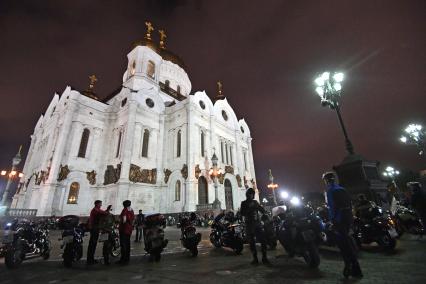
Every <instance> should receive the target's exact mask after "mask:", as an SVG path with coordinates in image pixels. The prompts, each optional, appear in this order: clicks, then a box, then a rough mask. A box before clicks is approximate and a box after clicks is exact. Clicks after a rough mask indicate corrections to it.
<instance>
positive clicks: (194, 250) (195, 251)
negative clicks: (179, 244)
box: [191, 246, 198, 257]
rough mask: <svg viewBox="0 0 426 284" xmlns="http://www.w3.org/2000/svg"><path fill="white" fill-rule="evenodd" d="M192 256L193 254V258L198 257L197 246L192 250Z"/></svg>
mask: <svg viewBox="0 0 426 284" xmlns="http://www.w3.org/2000/svg"><path fill="white" fill-rule="evenodd" d="M191 254H192V256H194V257H195V256H197V255H198V248H197V246H195V247H193V248H192V249H191Z"/></svg>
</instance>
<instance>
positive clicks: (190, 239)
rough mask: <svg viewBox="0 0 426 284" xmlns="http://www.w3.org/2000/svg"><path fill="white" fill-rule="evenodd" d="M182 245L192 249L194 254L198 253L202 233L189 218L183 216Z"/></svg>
mask: <svg viewBox="0 0 426 284" xmlns="http://www.w3.org/2000/svg"><path fill="white" fill-rule="evenodd" d="M180 240H181V242H182V246H183V247H184V248H186V249H189V250H190V251H191V254H192V256H197V255H198V248H197V246H198V244H199V243H200V241H201V234H200V233H197V230H196V228H195V226H194V224H192V222H191V221H190V220H189V219H188V218H183V219H182V222H181V238H180Z"/></svg>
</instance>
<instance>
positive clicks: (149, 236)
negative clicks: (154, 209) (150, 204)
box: [144, 213, 169, 261]
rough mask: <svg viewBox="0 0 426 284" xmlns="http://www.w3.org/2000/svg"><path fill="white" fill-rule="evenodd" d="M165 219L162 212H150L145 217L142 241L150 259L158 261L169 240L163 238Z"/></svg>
mask: <svg viewBox="0 0 426 284" xmlns="http://www.w3.org/2000/svg"><path fill="white" fill-rule="evenodd" d="M165 227H166V220H165V218H164V216H163V215H162V214H159V213H157V214H151V215H148V216H146V217H145V229H144V243H145V251H146V252H147V253H148V254H149V255H150V261H154V260H155V261H160V259H161V253H162V252H163V250H164V248H165V247H166V246H167V244H168V242H169V240H167V239H164V230H163V228H165Z"/></svg>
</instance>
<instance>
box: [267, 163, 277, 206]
mask: <svg viewBox="0 0 426 284" xmlns="http://www.w3.org/2000/svg"><path fill="white" fill-rule="evenodd" d="M269 181H270V182H271V183H270V184H268V188H269V189H271V190H272V196H273V197H274V204H275V206H277V205H278V204H277V197H276V190H277V188H278V184H276V183H274V177H273V176H272V171H271V169H269Z"/></svg>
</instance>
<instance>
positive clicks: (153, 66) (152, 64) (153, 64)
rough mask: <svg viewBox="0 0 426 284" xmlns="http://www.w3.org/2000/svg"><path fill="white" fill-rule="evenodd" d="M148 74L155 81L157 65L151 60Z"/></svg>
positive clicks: (147, 69)
mask: <svg viewBox="0 0 426 284" xmlns="http://www.w3.org/2000/svg"><path fill="white" fill-rule="evenodd" d="M146 74H147V75H148V76H149V77H151V78H153V79H154V76H155V63H154V62H152V61H151V60H149V61H148V67H147V68H146Z"/></svg>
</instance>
